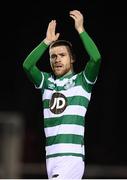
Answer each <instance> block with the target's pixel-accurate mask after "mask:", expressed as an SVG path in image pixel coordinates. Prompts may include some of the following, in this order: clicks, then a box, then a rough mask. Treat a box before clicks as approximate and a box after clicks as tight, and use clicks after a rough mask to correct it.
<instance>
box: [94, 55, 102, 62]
mask: <svg viewBox="0 0 127 180" xmlns="http://www.w3.org/2000/svg"><path fill="white" fill-rule="evenodd" d="M94 61H95V62H100V61H101V55H100V54H98V55H97V56H96V57H95V58H94Z"/></svg>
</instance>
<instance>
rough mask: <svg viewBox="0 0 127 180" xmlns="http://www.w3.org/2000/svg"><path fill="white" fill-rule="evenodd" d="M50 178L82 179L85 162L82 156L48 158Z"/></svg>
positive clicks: (47, 165) (47, 164)
mask: <svg viewBox="0 0 127 180" xmlns="http://www.w3.org/2000/svg"><path fill="white" fill-rule="evenodd" d="M46 167H47V174H48V178H49V179H82V177H83V175H84V170H85V163H84V161H83V159H82V157H76V156H59V157H54V158H48V159H46Z"/></svg>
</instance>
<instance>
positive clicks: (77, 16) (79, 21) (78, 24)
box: [69, 10, 85, 33]
mask: <svg viewBox="0 0 127 180" xmlns="http://www.w3.org/2000/svg"><path fill="white" fill-rule="evenodd" d="M69 15H70V17H72V18H73V19H74V22H75V29H76V30H77V31H78V33H81V32H83V31H84V30H85V29H84V26H83V24H84V18H83V15H82V13H81V12H80V11H78V10H73V11H70V12H69Z"/></svg>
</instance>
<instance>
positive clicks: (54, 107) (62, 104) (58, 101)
mask: <svg viewBox="0 0 127 180" xmlns="http://www.w3.org/2000/svg"><path fill="white" fill-rule="evenodd" d="M66 107H67V98H66V97H65V96H64V95H63V94H61V93H58V92H56V93H54V94H53V95H52V98H51V101H50V111H51V112H52V113H54V114H60V113H62V112H63V111H64V110H65V108H66Z"/></svg>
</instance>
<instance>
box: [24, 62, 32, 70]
mask: <svg viewBox="0 0 127 180" xmlns="http://www.w3.org/2000/svg"><path fill="white" fill-rule="evenodd" d="M22 67H23V69H24V71H26V72H28V71H30V69H31V67H30V66H29V65H28V64H27V63H26V62H25V61H24V62H23V64H22Z"/></svg>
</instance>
